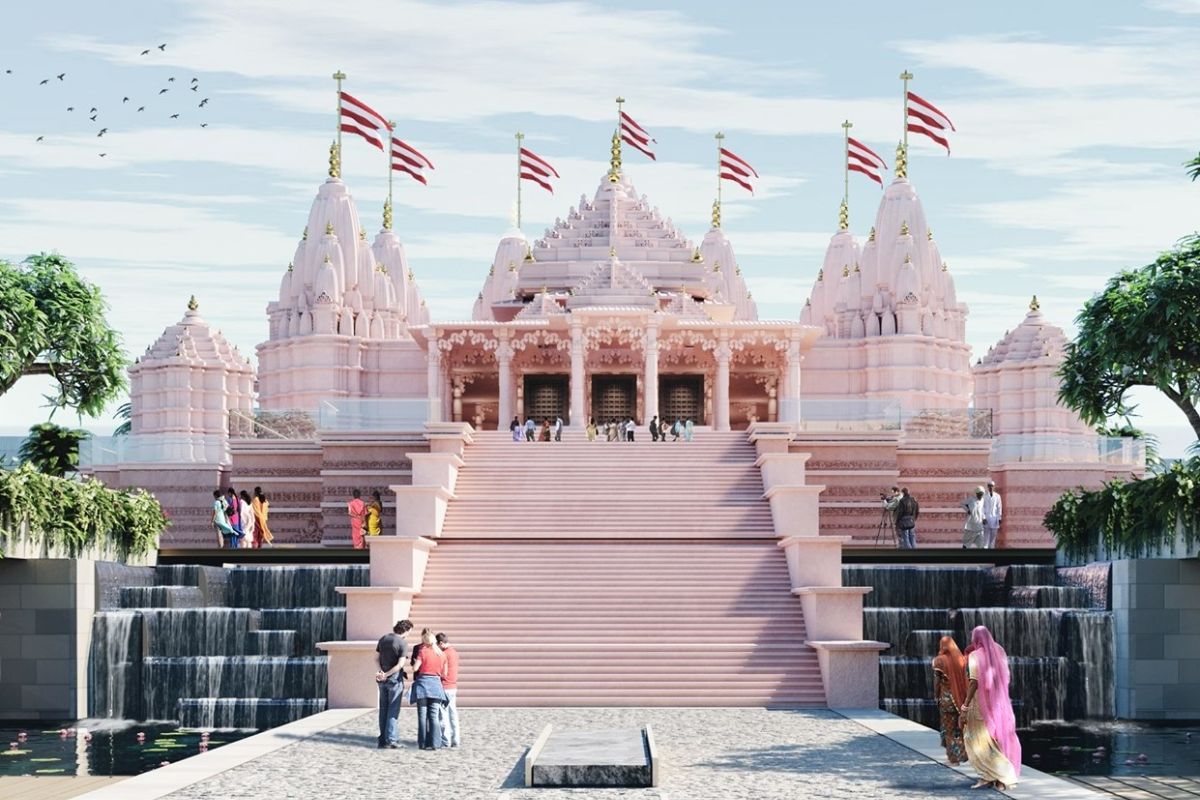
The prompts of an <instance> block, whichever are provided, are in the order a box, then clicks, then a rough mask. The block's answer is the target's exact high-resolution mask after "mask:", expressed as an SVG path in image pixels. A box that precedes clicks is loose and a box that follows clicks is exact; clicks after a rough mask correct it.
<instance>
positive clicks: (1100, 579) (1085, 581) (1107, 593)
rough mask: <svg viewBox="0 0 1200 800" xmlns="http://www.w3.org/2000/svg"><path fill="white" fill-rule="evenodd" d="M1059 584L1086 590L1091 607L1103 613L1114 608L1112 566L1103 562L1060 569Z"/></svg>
mask: <svg viewBox="0 0 1200 800" xmlns="http://www.w3.org/2000/svg"><path fill="white" fill-rule="evenodd" d="M1058 579H1059V582H1060V583H1062V584H1064V585H1066V586H1077V587H1079V588H1081V589H1084V590H1085V591H1087V593H1088V597H1089V598H1090V599H1091V602H1090V604H1089V605H1090V607H1091V608H1095V609H1098V610H1101V611H1107V610H1108V609H1111V608H1112V589H1111V584H1112V564H1111V563H1109V562H1107V561H1101V562H1098V563H1096V564H1086V565H1084V566H1082V567H1060V568H1059V570H1058Z"/></svg>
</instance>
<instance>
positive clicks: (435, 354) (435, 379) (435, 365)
mask: <svg viewBox="0 0 1200 800" xmlns="http://www.w3.org/2000/svg"><path fill="white" fill-rule="evenodd" d="M426 360H427V364H428V374H427V378H428V380H427V383H428V386H427V391H428V392H429V421H430V422H441V421H442V353H441V351H440V350H438V343H437V339H436V338H433V339H430V340H429V352H428V353H427V354H426Z"/></svg>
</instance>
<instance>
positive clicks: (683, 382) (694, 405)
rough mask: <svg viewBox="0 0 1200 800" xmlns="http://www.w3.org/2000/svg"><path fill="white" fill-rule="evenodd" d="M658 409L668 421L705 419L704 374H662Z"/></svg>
mask: <svg viewBox="0 0 1200 800" xmlns="http://www.w3.org/2000/svg"><path fill="white" fill-rule="evenodd" d="M658 411H659V414H661V415H662V418H663V419H665V420H667V421H668V422H674V421H675V420H677V419H678V420H683V421H686V420H689V419H690V420H692V422H694V423H695V424H697V425H704V424H706V420H705V419H704V376H703V375H661V376H659V378H658Z"/></svg>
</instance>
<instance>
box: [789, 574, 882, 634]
mask: <svg viewBox="0 0 1200 800" xmlns="http://www.w3.org/2000/svg"><path fill="white" fill-rule="evenodd" d="M872 591H874V590H873V588H872V587H870V586H801V587H800V588H798V589H792V594H793V595H796V596H797V597H799V598H800V604H801V606H802V607H803V609H804V628H805V630H806V631H807V632H808V635H809V636H810V637H812V638H813V639H839V640H847V641H849V640H857V639H862V630H863V614H862V609H863V597H865V596H866V595H868V594H870V593H871V592H872Z"/></svg>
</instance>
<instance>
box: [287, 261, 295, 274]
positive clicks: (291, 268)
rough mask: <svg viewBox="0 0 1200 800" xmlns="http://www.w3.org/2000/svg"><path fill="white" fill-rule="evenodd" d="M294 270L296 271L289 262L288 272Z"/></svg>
mask: <svg viewBox="0 0 1200 800" xmlns="http://www.w3.org/2000/svg"><path fill="white" fill-rule="evenodd" d="M293 269H294V267H293V266H292V262H290V261H289V262H288V272H291V271H292V270H293Z"/></svg>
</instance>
